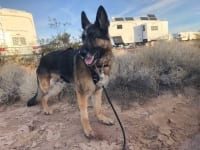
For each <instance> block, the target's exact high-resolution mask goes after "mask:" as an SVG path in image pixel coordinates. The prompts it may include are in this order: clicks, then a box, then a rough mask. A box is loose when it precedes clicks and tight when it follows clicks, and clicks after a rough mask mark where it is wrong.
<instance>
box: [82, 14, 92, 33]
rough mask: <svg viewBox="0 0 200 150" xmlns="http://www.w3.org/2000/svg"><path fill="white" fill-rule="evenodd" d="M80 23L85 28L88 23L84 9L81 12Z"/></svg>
mask: <svg viewBox="0 0 200 150" xmlns="http://www.w3.org/2000/svg"><path fill="white" fill-rule="evenodd" d="M81 24H82V28H83V29H85V28H86V27H87V26H88V25H89V24H91V23H90V21H89V20H88V18H87V16H86V14H85V12H84V11H82V13H81Z"/></svg>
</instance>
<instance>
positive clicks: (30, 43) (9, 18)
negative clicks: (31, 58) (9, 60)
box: [0, 8, 38, 56]
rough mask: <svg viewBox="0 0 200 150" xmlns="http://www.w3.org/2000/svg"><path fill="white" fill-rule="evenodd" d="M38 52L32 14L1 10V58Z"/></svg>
mask: <svg viewBox="0 0 200 150" xmlns="http://www.w3.org/2000/svg"><path fill="white" fill-rule="evenodd" d="M36 50H38V44H37V37H36V32H35V25H34V21H33V17H32V14H30V13H28V12H25V11H19V10H13V9H5V8H2V9H0V56H7V55H30V54H33V52H34V51H36Z"/></svg>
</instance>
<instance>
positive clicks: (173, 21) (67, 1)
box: [0, 0, 200, 39]
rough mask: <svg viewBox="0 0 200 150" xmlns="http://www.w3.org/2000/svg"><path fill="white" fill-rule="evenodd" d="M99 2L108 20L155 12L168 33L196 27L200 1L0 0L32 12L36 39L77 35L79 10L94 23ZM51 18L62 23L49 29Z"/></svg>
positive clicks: (2, 4)
mask: <svg viewBox="0 0 200 150" xmlns="http://www.w3.org/2000/svg"><path fill="white" fill-rule="evenodd" d="M99 5H102V6H104V8H105V9H106V11H107V14H108V17H109V19H111V18H112V17H136V18H138V17H140V16H146V14H155V15H156V16H157V18H158V19H160V20H167V21H168V23H169V32H170V33H177V32H181V31H199V30H200V0H0V7H1V8H10V9H18V10H23V11H27V12H30V13H32V15H33V18H34V22H35V28H36V32H37V37H38V39H41V38H49V37H51V36H53V35H55V34H56V33H58V32H63V31H66V32H68V33H70V34H71V35H72V37H74V38H78V37H80V35H81V31H82V29H81V19H80V18H81V16H80V15H81V12H82V11H83V10H84V11H85V12H86V14H87V16H88V18H89V20H90V21H91V22H94V20H95V17H96V11H97V8H98V7H99ZM52 18H56V19H57V21H58V22H61V24H65V23H66V24H65V25H62V26H60V27H59V28H57V29H53V28H50V27H49V19H52Z"/></svg>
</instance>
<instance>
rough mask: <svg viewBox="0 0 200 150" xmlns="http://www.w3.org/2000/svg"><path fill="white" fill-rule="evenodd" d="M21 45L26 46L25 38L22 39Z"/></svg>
mask: <svg viewBox="0 0 200 150" xmlns="http://www.w3.org/2000/svg"><path fill="white" fill-rule="evenodd" d="M20 42H21V45H26V39H25V38H24V37H20Z"/></svg>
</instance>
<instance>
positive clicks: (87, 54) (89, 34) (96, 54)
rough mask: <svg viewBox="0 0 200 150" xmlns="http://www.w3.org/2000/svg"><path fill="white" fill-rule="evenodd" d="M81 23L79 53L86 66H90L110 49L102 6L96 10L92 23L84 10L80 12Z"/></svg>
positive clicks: (106, 17)
mask: <svg viewBox="0 0 200 150" xmlns="http://www.w3.org/2000/svg"><path fill="white" fill-rule="evenodd" d="M81 23H82V28H83V33H82V42H83V47H82V48H81V51H80V52H81V55H82V57H83V58H84V62H85V64H86V65H88V66H92V65H93V64H95V63H96V62H97V60H98V59H100V58H101V57H102V56H103V55H104V54H105V53H106V51H110V50H111V49H112V44H111V42H110V39H109V34H108V27H109V25H110V23H109V20H108V16H107V13H106V11H105V9H104V8H103V6H100V7H99V8H98V10H97V14H96V20H95V22H94V23H93V24H92V23H90V21H89V20H88V18H87V16H86V14H85V12H84V11H83V12H82V13H81Z"/></svg>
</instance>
